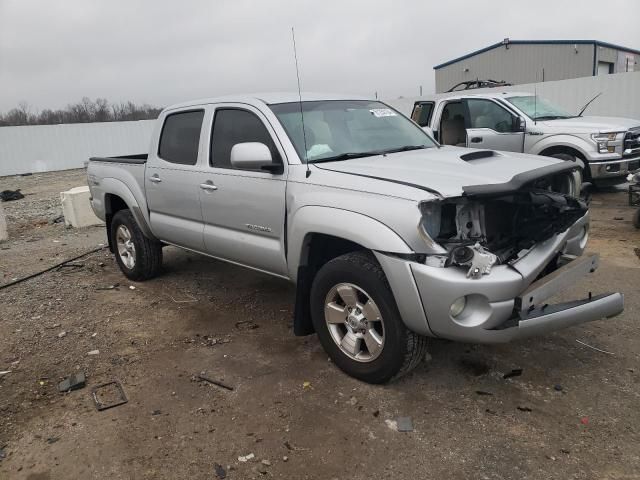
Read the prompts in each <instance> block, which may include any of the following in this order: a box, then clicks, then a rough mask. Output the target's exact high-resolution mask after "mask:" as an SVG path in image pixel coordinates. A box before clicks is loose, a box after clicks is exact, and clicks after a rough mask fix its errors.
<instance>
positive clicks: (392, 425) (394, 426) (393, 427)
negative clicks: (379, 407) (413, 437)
mask: <svg viewBox="0 0 640 480" xmlns="http://www.w3.org/2000/svg"><path fill="white" fill-rule="evenodd" d="M384 423H386V424H387V427H389V428H390V429H391V430H395V431H396V432H397V431H398V423H397V422H396V421H395V420H390V419H388V418H387V419H386V420H385V421H384Z"/></svg>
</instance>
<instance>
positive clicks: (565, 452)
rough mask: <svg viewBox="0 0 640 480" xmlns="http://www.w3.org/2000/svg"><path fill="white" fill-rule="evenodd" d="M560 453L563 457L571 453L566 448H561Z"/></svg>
mask: <svg viewBox="0 0 640 480" xmlns="http://www.w3.org/2000/svg"><path fill="white" fill-rule="evenodd" d="M560 451H561V452H562V453H564V454H565V455H569V454H570V453H571V450H567V449H566V448H561V449H560Z"/></svg>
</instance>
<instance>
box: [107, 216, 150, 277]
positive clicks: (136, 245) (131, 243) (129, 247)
mask: <svg viewBox="0 0 640 480" xmlns="http://www.w3.org/2000/svg"><path fill="white" fill-rule="evenodd" d="M111 239H112V242H113V245H114V247H115V248H114V251H115V254H116V262H118V266H119V267H120V270H122V273H124V274H125V276H126V277H127V278H129V279H131V280H136V281H141V280H148V279H150V278H153V277H155V276H156V275H157V274H158V272H159V271H160V267H161V265H162V244H161V243H160V242H157V241H155V240H151V239H149V238H147V237H146V236H145V235H144V233H142V230H140V227H138V224H137V223H136V221H135V219H134V218H133V214H132V213H131V210H120V211H118V212H117V213H116V214H115V215H114V217H113V220H112V221H111Z"/></svg>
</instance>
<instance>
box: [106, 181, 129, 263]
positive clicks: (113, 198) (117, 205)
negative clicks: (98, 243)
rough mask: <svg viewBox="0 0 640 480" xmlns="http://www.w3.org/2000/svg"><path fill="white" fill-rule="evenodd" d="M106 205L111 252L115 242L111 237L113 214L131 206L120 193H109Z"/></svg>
mask: <svg viewBox="0 0 640 480" xmlns="http://www.w3.org/2000/svg"><path fill="white" fill-rule="evenodd" d="M104 206H105V223H106V227H107V240H108V242H109V250H111V253H113V252H114V249H113V242H112V238H111V221H112V220H113V216H114V215H115V214H116V213H118V212H119V211H120V210H126V209H127V208H129V205H127V204H126V202H125V201H124V200H123V199H122V198H121V197H119V196H118V195H114V194H112V193H108V194H107V195H105V197H104Z"/></svg>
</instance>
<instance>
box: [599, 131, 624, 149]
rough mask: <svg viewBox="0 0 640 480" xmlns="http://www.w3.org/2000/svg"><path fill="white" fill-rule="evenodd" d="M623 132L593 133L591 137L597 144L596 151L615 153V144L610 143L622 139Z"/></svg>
mask: <svg viewBox="0 0 640 480" xmlns="http://www.w3.org/2000/svg"><path fill="white" fill-rule="evenodd" d="M622 135H624V132H607V133H593V134H592V135H591V139H592V140H593V141H594V142H596V145H597V146H598V153H615V151H616V146H615V145H611V143H613V142H615V141H616V140H622Z"/></svg>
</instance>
